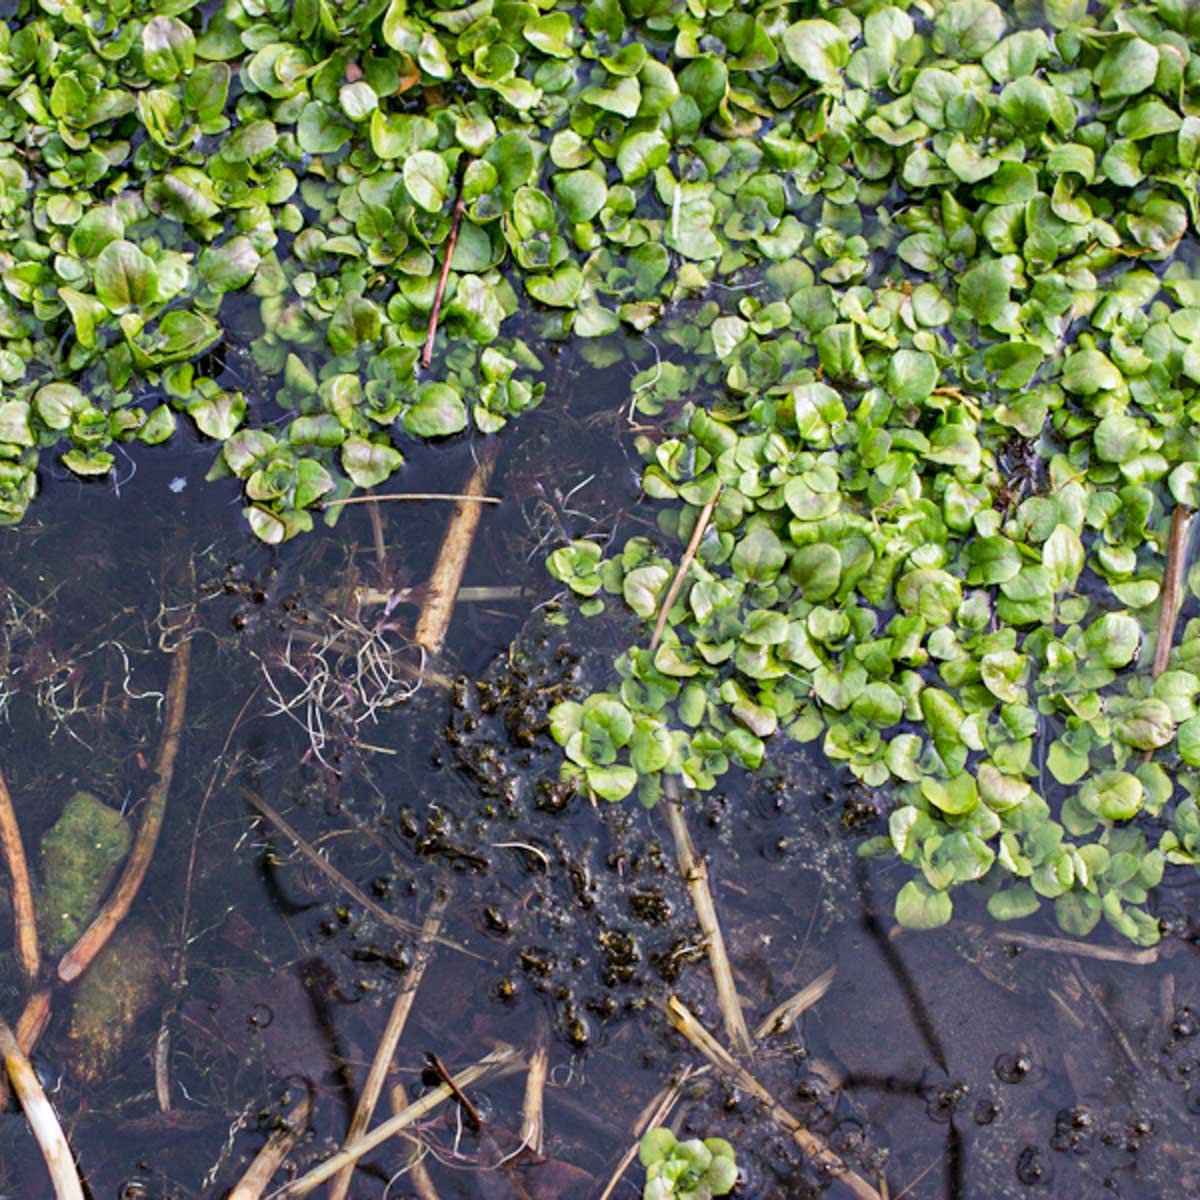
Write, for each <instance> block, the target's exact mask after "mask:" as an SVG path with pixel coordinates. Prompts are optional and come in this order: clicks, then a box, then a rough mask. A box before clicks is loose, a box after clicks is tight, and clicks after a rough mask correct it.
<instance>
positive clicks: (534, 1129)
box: [521, 1038, 550, 1155]
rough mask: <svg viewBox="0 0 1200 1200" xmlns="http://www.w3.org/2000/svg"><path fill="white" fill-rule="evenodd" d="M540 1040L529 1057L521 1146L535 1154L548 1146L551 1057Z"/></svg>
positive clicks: (522, 1113)
mask: <svg viewBox="0 0 1200 1200" xmlns="http://www.w3.org/2000/svg"><path fill="white" fill-rule="evenodd" d="M541 1042H542V1039H541V1038H539V1045H538V1047H537V1049H536V1050H534V1052H533V1053H532V1054H531V1055H530V1056H529V1073H528V1074H527V1075H526V1076H525V1096H524V1099H523V1100H522V1102H521V1145H522V1146H528V1147H529V1149H530V1150H532V1151H533V1152H534V1154H539V1155H540V1154H541V1153H542V1151H543V1150H544V1149H545V1145H546V1118H545V1107H544V1101H545V1097H546V1072H547V1070H548V1069H549V1066H550V1055H549V1053H548V1052H547V1050H546V1047H545V1046H544V1045H542V1044H540V1043H541Z"/></svg>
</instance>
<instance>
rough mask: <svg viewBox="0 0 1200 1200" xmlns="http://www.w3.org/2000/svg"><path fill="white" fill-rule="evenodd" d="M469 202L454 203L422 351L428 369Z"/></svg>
mask: <svg viewBox="0 0 1200 1200" xmlns="http://www.w3.org/2000/svg"><path fill="white" fill-rule="evenodd" d="M466 207H467V202H466V201H465V200H464V199H463V198H462V193H461V189H460V192H459V197H458V199H457V200H455V202H454V219H453V220H452V221H451V222H450V236H449V237H448V238H447V239H446V252H445V255H444V256H443V258H442V273H441V274H440V275H439V276H438V283H437V291H436V292H434V293H433V308H432V309H430V310H429V329H428V331H427V332H426V334H425V349H424V350H422V351H421V366H423V367H427V366H429V364H430V363H431V362H433V342H434V339H435V338H436V337H437V330H438V318H439V317H440V316H441V314H442V296H443V295H445V292H446V280H447V279H449V278H450V260H451V259H452V258H453V257H454V247H455V245H456V244H457V242H458V227H459V225H460V224H461V223H462V218H463V211H464V210H465V209H466Z"/></svg>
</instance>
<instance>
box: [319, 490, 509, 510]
mask: <svg viewBox="0 0 1200 1200" xmlns="http://www.w3.org/2000/svg"><path fill="white" fill-rule="evenodd" d="M385 500H454V501H457V502H458V503H460V504H499V503H500V500H499V498H498V497H496V496H473V495H469V494H468V493H466V492H380V493H379V494H378V495H375V496H344V497H343V498H342V499H341V500H322V501H321V502H320V503H319V504H317V505H316V507H317V508H345V507H346V505H347V504H371V503H374V502H379V503H382V502H383V501H385Z"/></svg>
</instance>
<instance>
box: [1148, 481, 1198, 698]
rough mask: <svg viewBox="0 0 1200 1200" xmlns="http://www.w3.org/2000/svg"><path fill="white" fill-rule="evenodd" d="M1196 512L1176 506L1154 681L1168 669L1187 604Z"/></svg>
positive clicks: (1160, 617)
mask: <svg viewBox="0 0 1200 1200" xmlns="http://www.w3.org/2000/svg"><path fill="white" fill-rule="evenodd" d="M1191 520H1192V510H1191V509H1190V508H1186V507H1184V505H1182V504H1177V505H1175V511H1174V512H1173V513H1171V532H1170V533H1169V534H1168V536H1167V565H1166V567H1165V569H1164V570H1163V589H1162V599H1161V600H1160V602H1159V606H1158V638H1157V639H1156V641H1155V643H1154V670H1153V674H1154V678H1155V679H1157V678H1158V677H1159V676H1160V675H1161V674H1162V673H1163V672H1164V671H1165V670H1166V669H1167V661H1168V659H1170V657H1171V648H1172V647H1173V646H1174V645H1175V623H1176V621H1178V620H1179V606H1180V603H1181V602H1182V600H1183V575H1184V569H1185V568H1186V566H1187V543H1188V527H1189V525H1190V524H1191Z"/></svg>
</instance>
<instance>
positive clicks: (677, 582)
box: [650, 488, 721, 650]
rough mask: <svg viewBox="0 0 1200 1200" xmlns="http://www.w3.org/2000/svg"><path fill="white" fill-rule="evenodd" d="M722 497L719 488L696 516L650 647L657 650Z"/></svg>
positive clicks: (659, 611) (664, 601)
mask: <svg viewBox="0 0 1200 1200" xmlns="http://www.w3.org/2000/svg"><path fill="white" fill-rule="evenodd" d="M720 498H721V489H720V488H718V489H717V494H716V495H715V496H714V497H713V498H712V499H711V500H710V501H709V502H708V503H707V504H706V505H705V506H704V507H703V508H702V509H701V510H700V515H699V516H698V517H697V518H696V528H695V529H693V530H692V536H691V538H690V539H689V540H688V544H687V548H686V549H685V550H684V552H683V557H682V558H681V559H680V560H679V566H678V567H677V568H676V570H675V578H674V579H672V580H671V586H670V587H669V588H667V594H666V596H665V597H664V598H663V602H662V607H661V608H660V609H659V610H658V620H656V621H655V622H654V636H653V637H651V639H650V649H651V650H657V649H658V643H659V639H660V638H661V637H662V635H663V630H664V629H665V628H666V626H667V614H668V613H670V611H671V605H673V604H674V603H675V597H676V596H678V595H679V589H680V588H681V587H683V581H684V578H685V577H686V576H687V573H688V568H689V567H690V566H691V565H692V561H693V559H695V557H696V553H697V551H698V550H699V549H700V542H701V540H702V539H703V537H704V531H705V530H706V529H707V528H708V523H709V521H710V520H712V514H713V509H714V508H716V507H717V501H718V500H719V499H720Z"/></svg>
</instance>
